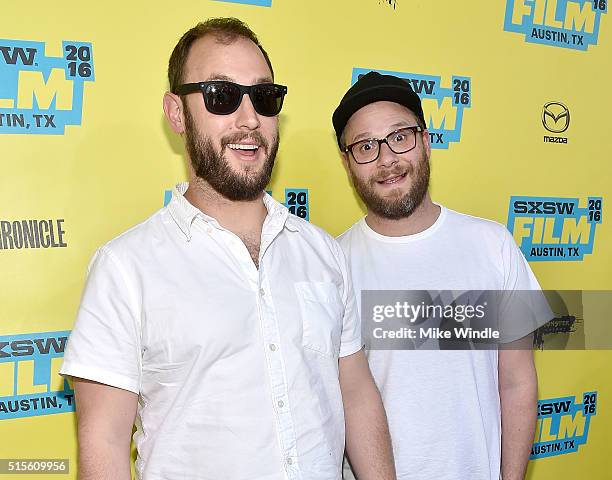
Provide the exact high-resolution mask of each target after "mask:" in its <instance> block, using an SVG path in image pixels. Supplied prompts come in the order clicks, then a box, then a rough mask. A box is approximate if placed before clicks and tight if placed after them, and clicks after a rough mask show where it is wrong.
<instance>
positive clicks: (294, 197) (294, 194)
mask: <svg viewBox="0 0 612 480" xmlns="http://www.w3.org/2000/svg"><path fill="white" fill-rule="evenodd" d="M267 192H268V193H269V194H270V195H272V191H270V190H268V191H267ZM170 200H172V190H166V191H165V192H164V207H165V206H166V205H168V204H169V203H170ZM283 205H285V207H287V208H288V209H289V213H292V214H293V215H296V216H298V217H300V218H303V219H304V220H307V221H310V207H309V203H308V189H307V188H285V201H284V202H283Z"/></svg>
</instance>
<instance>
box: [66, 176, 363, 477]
mask: <svg viewBox="0 0 612 480" xmlns="http://www.w3.org/2000/svg"><path fill="white" fill-rule="evenodd" d="M186 189H187V184H180V185H178V186H177V188H176V189H175V191H174V194H173V198H172V200H171V202H170V204H169V205H168V206H167V207H166V208H163V209H161V210H160V211H159V212H157V213H156V214H154V215H153V216H152V217H151V218H149V219H148V220H146V221H145V222H143V223H141V224H140V225H138V226H136V227H134V228H132V229H131V230H128V231H127V232H125V233H124V234H122V235H120V236H119V237H117V238H115V239H114V240H112V241H111V242H109V243H108V244H107V245H105V246H103V247H102V248H100V249H99V250H98V251H97V252H96V254H95V256H94V258H93V260H92V262H91V264H90V269H89V276H88V280H87V284H86V287H85V291H84V293H83V298H82V301H81V306H80V309H79V314H78V317H77V321H76V324H75V327H74V330H73V331H72V333H71V335H70V339H69V342H68V346H67V349H66V353H65V357H64V365H63V367H62V370H61V372H62V374H65V375H70V376H75V377H81V378H86V379H90V380H94V381H97V382H100V383H104V384H107V385H112V386H115V387H119V388H122V389H126V390H129V391H132V392H134V393H137V394H138V395H139V402H138V413H137V423H136V424H137V428H138V430H137V432H136V434H135V435H134V440H135V443H136V446H137V449H138V459H137V461H136V472H137V474H138V477H139V478H141V479H143V480H156V479H165V480H169V479H171V480H174V479H176V480H178V479H181V480H183V479H207V480H234V479H235V480H247V479H248V480H252V479H261V480H277V479H278V480H280V479H283V480H284V479H303V480H307V479H312V480H326V479H330V480H331V479H333V480H335V479H339V478H340V475H341V462H342V454H343V450H344V415H343V407H342V398H341V394H340V386H339V381H338V358H339V357H342V356H345V355H350V354H352V353H354V352H356V351H358V350H359V349H360V348H361V335H360V324H359V319H358V316H357V310H356V306H355V300H354V294H353V290H352V286H351V283H350V280H349V275H348V273H347V267H346V263H345V259H344V256H343V254H342V251H341V250H340V248H339V246H338V244H337V243H336V241H335V240H334V239H333V238H332V237H330V236H329V235H328V234H327V233H325V232H324V231H323V230H321V229H320V228H318V227H315V226H313V225H311V224H310V223H308V222H306V221H305V220H302V219H300V218H298V217H296V216H293V215H290V214H289V213H288V210H287V209H286V208H285V207H284V206H282V205H281V204H279V203H278V202H276V201H275V200H274V199H273V198H272V197H270V196H269V195H266V196H265V197H264V203H265V206H266V208H267V210H268V215H267V217H266V219H265V222H264V225H263V230H262V235H261V246H260V253H259V269H257V268H256V267H255V265H254V263H253V261H252V259H251V256H250V254H249V252H248V250H247V248H246V247H245V245H244V244H243V243H242V241H241V240H240V239H239V238H238V237H237V236H236V235H235V234H233V233H232V232H230V231H228V230H226V229H224V228H222V227H221V226H220V225H219V223H218V222H217V221H216V220H215V219H214V218H212V217H210V216H207V215H205V214H203V213H202V212H201V211H200V210H199V209H197V208H195V207H194V206H193V205H191V204H190V203H189V202H188V201H187V200H186V199H185V198H184V197H183V194H184V192H185V191H186Z"/></svg>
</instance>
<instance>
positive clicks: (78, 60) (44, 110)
mask: <svg viewBox="0 0 612 480" xmlns="http://www.w3.org/2000/svg"><path fill="white" fill-rule="evenodd" d="M93 81H94V68H93V56H92V47H91V43H84V42H66V41H64V42H62V56H61V57H48V56H46V54H45V44H44V43H43V42H31V41H22V40H0V133H26V134H47V135H61V134H63V133H64V128H65V127H66V125H81V118H82V113H83V93H84V84H85V82H93Z"/></svg>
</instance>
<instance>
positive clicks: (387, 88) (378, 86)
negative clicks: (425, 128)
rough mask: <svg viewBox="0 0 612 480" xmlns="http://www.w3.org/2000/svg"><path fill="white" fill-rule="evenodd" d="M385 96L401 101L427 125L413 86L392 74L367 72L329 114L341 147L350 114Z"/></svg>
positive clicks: (397, 101)
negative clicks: (341, 138) (332, 112)
mask: <svg viewBox="0 0 612 480" xmlns="http://www.w3.org/2000/svg"><path fill="white" fill-rule="evenodd" d="M385 100H386V101H388V102H395V103H399V104H400V105H404V106H405V107H406V108H408V109H409V110H411V111H412V113H414V114H415V115H416V116H417V118H418V119H419V120H420V121H421V122H423V125H426V123H425V116H424V115H423V107H421V99H420V98H419V96H418V95H417V94H416V93H414V90H412V87H411V86H410V84H409V83H408V82H407V81H406V80H404V79H402V78H399V77H396V76H394V75H382V74H380V73H378V72H368V73H366V74H365V75H363V76H362V77H361V78H360V79H359V80H357V82H355V84H354V85H353V86H352V87H351V88H349V89H348V91H347V92H346V93H345V94H344V97H342V100H340V105H338V108H336V110H335V111H334V114H333V116H332V123H333V124H334V130H335V131H336V139H337V140H338V146H339V147H340V148H342V145H341V144H340V137H341V136H342V132H343V131H344V127H346V124H347V123H348V121H349V118H351V116H352V115H353V114H354V113H355V112H356V111H357V110H359V109H360V108H362V107H365V106H366V105H369V104H370V103H374V102H380V101H385Z"/></svg>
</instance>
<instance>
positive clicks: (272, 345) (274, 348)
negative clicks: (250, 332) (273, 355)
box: [268, 343, 276, 352]
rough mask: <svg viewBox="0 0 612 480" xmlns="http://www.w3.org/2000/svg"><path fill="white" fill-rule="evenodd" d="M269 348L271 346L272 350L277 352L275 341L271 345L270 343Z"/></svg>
mask: <svg viewBox="0 0 612 480" xmlns="http://www.w3.org/2000/svg"><path fill="white" fill-rule="evenodd" d="M268 348H269V349H270V350H272V351H273V352H275V351H276V345H274V344H273V343H271V344H270V345H268Z"/></svg>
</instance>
